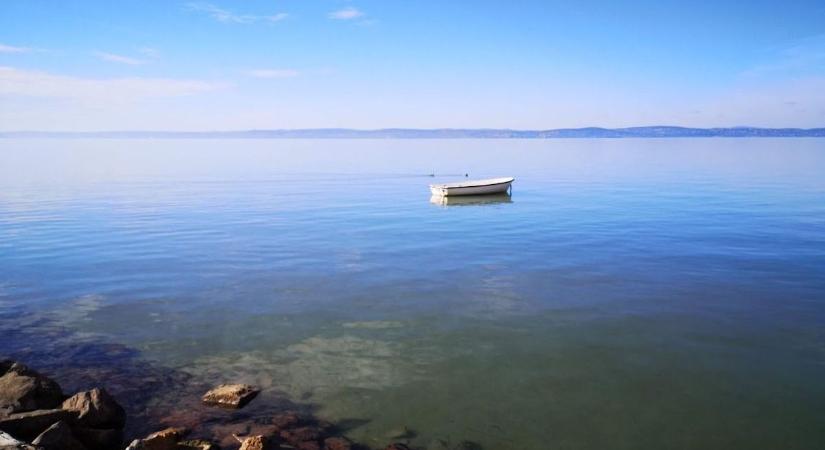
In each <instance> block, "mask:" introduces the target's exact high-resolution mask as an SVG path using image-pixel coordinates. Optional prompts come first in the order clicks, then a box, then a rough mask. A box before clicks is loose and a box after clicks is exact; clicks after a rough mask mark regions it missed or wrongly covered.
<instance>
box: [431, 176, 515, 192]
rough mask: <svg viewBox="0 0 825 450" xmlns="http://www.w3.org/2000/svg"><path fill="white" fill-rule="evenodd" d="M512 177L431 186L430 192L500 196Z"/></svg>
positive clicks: (508, 187) (507, 187)
mask: <svg viewBox="0 0 825 450" xmlns="http://www.w3.org/2000/svg"><path fill="white" fill-rule="evenodd" d="M513 180H515V178H513V177H505V178H489V179H486V180H473V181H463V182H461V183H446V184H431V185H430V192H432V193H433V195H438V196H443V197H446V196H449V195H484V194H500V193H502V192H507V191H508V190H509V189H510V184H511V183H512V182H513Z"/></svg>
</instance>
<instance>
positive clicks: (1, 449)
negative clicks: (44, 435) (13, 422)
mask: <svg viewBox="0 0 825 450" xmlns="http://www.w3.org/2000/svg"><path fill="white" fill-rule="evenodd" d="M0 450H36V449H35V447H33V446H31V445H29V444H27V443H25V442H22V441H18V440H17V439H15V438H13V437H11V435H8V434H6V433H4V432H2V431H0Z"/></svg>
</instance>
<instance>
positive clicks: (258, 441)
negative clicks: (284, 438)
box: [240, 435, 278, 450]
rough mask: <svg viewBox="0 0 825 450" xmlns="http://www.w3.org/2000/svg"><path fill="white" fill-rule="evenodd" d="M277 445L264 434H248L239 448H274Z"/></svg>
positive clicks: (244, 449) (260, 449) (263, 449)
mask: <svg viewBox="0 0 825 450" xmlns="http://www.w3.org/2000/svg"><path fill="white" fill-rule="evenodd" d="M277 448H278V445H277V444H275V443H274V442H272V441H271V440H270V439H268V438H267V437H265V436H260V435H258V436H250V437H248V438H246V439H244V440H243V443H242V444H241V448H240V450H275V449H277Z"/></svg>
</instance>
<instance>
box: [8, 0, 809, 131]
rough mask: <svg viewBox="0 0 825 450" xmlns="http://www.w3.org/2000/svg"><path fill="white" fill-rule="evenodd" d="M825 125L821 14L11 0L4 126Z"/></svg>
mask: <svg viewBox="0 0 825 450" xmlns="http://www.w3.org/2000/svg"><path fill="white" fill-rule="evenodd" d="M641 125H681V126H697V127H722V126H764V127H802V128H811V127H825V2H823V1H822V0H816V1H788V2H776V1H761V0H752V1H748V2H741V1H728V0H718V1H714V2H687V1H684V2H674V1H667V0H655V1H647V0H640V1H626V2H617V1H553V0H545V1H532V0H521V1H485V0H476V1H444V0H441V1H429V0H415V1H411V0H349V1H348V0H247V1H229V0H210V1H186V0H184V1H175V0H141V1H137V0H122V1H117V2H112V1H108V0H107V1H92V0H90V1H73V0H63V1H59V2H56V1H51V0H0V130H2V131H19V130H45V131H110V130H191V131H206V130H246V129H283V128H328V127H345V128H361V129H375V128H387V127H404V128H512V129H551V128H565V127H586V126H603V127H623V126H641Z"/></svg>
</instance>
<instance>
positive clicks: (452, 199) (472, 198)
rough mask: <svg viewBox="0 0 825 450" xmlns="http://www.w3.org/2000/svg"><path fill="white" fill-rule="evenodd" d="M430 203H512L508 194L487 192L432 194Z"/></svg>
mask: <svg viewBox="0 0 825 450" xmlns="http://www.w3.org/2000/svg"><path fill="white" fill-rule="evenodd" d="M430 203H432V204H434V205H439V206H471V205H472V206H481V205H495V204H500V203H513V199H512V196H511V195H510V194H488V195H459V196H442V195H433V196H432V197H430Z"/></svg>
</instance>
